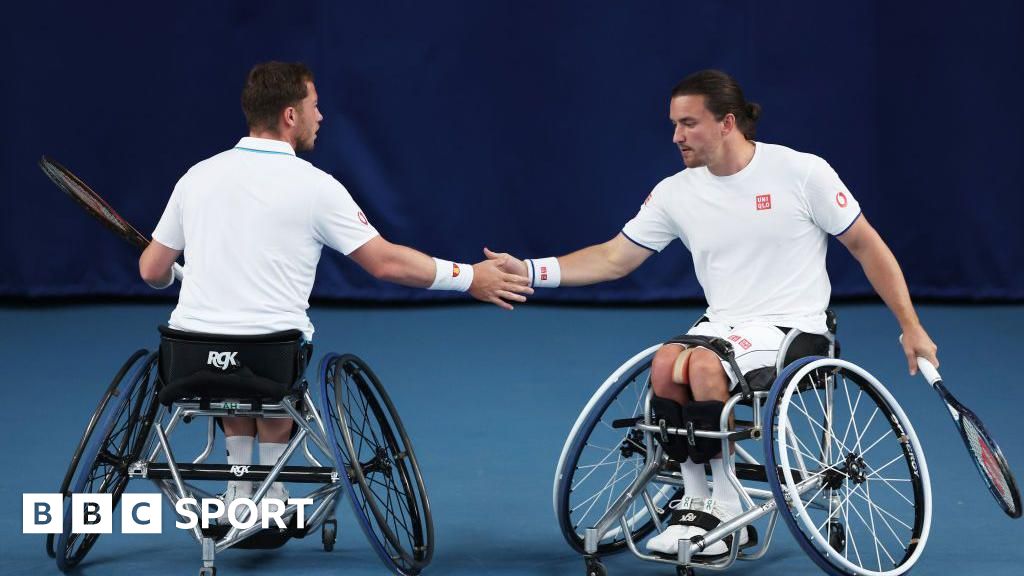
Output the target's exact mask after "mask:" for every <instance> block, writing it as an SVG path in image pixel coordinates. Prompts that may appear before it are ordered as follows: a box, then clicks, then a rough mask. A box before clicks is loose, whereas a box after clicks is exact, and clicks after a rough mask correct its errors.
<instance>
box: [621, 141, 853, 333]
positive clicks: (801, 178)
mask: <svg viewBox="0 0 1024 576" xmlns="http://www.w3.org/2000/svg"><path fill="white" fill-rule="evenodd" d="M859 215H860V205H859V204H858V203H857V200H856V199H854V197H853V195H852V194H851V193H850V191H849V190H848V189H847V188H846V186H845V185H843V182H842V181H841V180H840V179H839V176H838V175H837V174H836V172H835V170H833V169H832V167H831V166H829V165H828V163H827V162H825V161H824V160H822V159H821V158H819V157H817V156H814V155H813V154H805V153H801V152H797V151H795V150H791V149H789V148H786V147H784V146H777V145H774V144H764V143H760V142H758V143H756V148H755V149H754V157H753V159H751V161H750V163H749V164H748V165H747V166H746V167H744V168H743V169H742V170H740V171H739V172H737V173H736V174H733V175H731V176H723V177H719V176H715V175H713V174H711V172H709V171H708V169H707V168H706V167H703V168H692V169H688V170H683V171H682V172H679V173H678V174H675V175H673V176H670V177H668V178H666V179H664V180H662V181H661V182H660V183H659V184H658V185H657V186H655V187H654V191H653V192H651V195H650V196H648V198H647V200H646V201H645V202H644V205H643V206H642V207H641V208H640V212H639V213H638V214H637V215H636V217H635V218H633V219H632V220H630V221H629V222H627V223H626V225H625V227H624V228H623V230H622V233H623V234H624V235H625V236H626V237H627V238H629V239H630V240H632V241H633V242H635V243H636V244H639V245H640V246H643V247H645V248H647V249H649V250H653V251H657V252H660V251H661V250H662V249H664V248H665V246H667V245H668V244H669V243H670V242H671V241H672V240H673V239H675V238H679V239H681V240H682V241H683V244H685V245H686V247H687V249H689V251H690V253H691V254H692V255H693V265H694V269H695V271H696V274H697V281H698V282H700V285H701V287H702V288H703V289H704V296H705V297H706V298H707V301H708V310H707V316H708V318H709V319H710V320H711V321H713V322H721V323H723V324H728V325H730V326H738V325H742V324H755V323H763V324H773V325H776V326H786V327H793V328H798V329H800V330H802V331H804V332H813V333H817V334H821V333H824V332H825V308H826V307H827V306H828V301H829V296H830V294H831V285H830V284H829V281H828V274H827V273H826V271H825V250H826V247H827V240H828V236H827V234H832V235H835V236H838V235H839V234H842V233H843V232H845V231H846V230H847V228H849V227H850V226H851V225H852V224H853V223H854V221H855V220H856V219H857V217H858V216H859Z"/></svg>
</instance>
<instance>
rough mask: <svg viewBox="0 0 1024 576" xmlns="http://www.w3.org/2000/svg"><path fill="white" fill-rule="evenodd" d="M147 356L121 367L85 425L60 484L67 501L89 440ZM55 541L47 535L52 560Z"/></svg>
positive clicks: (131, 359) (140, 354) (142, 354)
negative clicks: (130, 374) (125, 383)
mask: <svg viewBox="0 0 1024 576" xmlns="http://www.w3.org/2000/svg"><path fill="white" fill-rule="evenodd" d="M146 354H147V350H143V349H140V350H136V351H135V353H134V354H132V355H131V356H130V357H129V358H128V360H126V361H125V363H124V364H123V365H122V366H121V369H120V370H118V371H117V374H116V375H115V376H114V379H113V380H111V382H110V385H109V386H107V391H106V392H104V394H103V397H102V398H100V403H99V404H98V405H97V406H96V409H95V410H94V411H93V413H92V417H91V418H89V423H88V424H86V425H85V432H82V437H81V439H79V440H78V447H76V448H75V452H74V454H73V455H72V456H71V463H70V464H68V469H67V471H66V472H65V473H64V480H62V481H61V483H60V493H61V494H62V495H63V496H64V498H65V499H67V498H70V497H71V481H72V480H73V476H74V474H75V470H77V469H78V462H79V460H81V459H82V453H83V452H85V448H86V446H88V444H89V440H91V439H92V433H93V431H94V430H96V424H98V423H99V422H100V421H102V420H104V418H105V417H106V415H107V407H108V406H109V407H110V408H111V410H112V409H113V408H114V406H113V404H111V402H110V400H111V398H114V397H116V396H117V394H118V391H119V387H121V386H123V385H124V379H125V377H126V376H127V375H128V371H129V370H131V369H132V368H133V367H134V366H135V365H136V364H137V363H139V362H140V361H141V360H142V358H143V357H145V356H146ZM55 539H56V538H55V535H54V534H47V535H46V555H47V556H49V557H50V558H56V556H57V553H56V552H55V551H54V548H53V544H54V540H55Z"/></svg>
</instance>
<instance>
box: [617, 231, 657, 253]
mask: <svg viewBox="0 0 1024 576" xmlns="http://www.w3.org/2000/svg"><path fill="white" fill-rule="evenodd" d="M620 234H622V235H623V236H625V237H626V240H629V241H630V242H632V243H633V244H636V245H637V246H639V247H641V248H644V249H647V250H650V251H651V252H654V253H655V254H657V253H658V251H657V250H655V249H654V248H651V247H650V246H644V245H643V244H641V243H639V242H637V241H636V240H633V239H632V238H630V237H629V234H626V231H625V230H623V231H622V232H620Z"/></svg>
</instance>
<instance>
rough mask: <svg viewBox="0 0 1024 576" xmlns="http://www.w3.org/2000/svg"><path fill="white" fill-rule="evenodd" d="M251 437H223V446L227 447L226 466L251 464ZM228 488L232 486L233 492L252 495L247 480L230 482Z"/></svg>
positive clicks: (250, 485) (249, 483)
mask: <svg viewBox="0 0 1024 576" xmlns="http://www.w3.org/2000/svg"><path fill="white" fill-rule="evenodd" d="M252 441H253V437H252V436H225V437H224V444H225V445H226V446H227V452H228V464H231V465H232V466H248V465H249V464H252ZM228 486H229V487H230V486H234V487H235V490H237V491H239V492H243V493H248V494H252V482H250V481H248V480H231V481H230V482H228Z"/></svg>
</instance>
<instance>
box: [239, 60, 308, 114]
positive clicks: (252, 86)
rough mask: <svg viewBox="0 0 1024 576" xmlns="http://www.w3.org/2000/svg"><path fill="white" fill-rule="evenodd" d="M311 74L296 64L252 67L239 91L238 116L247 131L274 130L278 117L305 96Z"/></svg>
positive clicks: (285, 63)
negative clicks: (246, 126) (240, 91)
mask: <svg viewBox="0 0 1024 576" xmlns="http://www.w3.org/2000/svg"><path fill="white" fill-rule="evenodd" d="M312 81H313V73H312V72H311V71H310V70H309V68H307V67H306V65H305V64H301V63H299V62H274V61H272V62H264V63H262V64H257V65H256V66H253V68H252V70H250V71H249V76H248V77H247V78H246V79H245V87H244V88H243V89H242V112H244V113H245V122H246V124H248V125H249V129H250V130H275V129H276V128H277V118H278V114H280V113H281V111H282V110H284V109H285V108H287V107H289V106H295V105H296V104H298V103H299V102H301V101H302V99H303V98H305V97H306V96H307V94H308V91H307V90H306V82H312Z"/></svg>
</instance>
